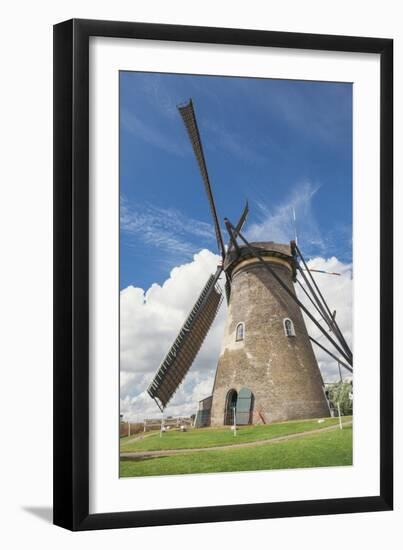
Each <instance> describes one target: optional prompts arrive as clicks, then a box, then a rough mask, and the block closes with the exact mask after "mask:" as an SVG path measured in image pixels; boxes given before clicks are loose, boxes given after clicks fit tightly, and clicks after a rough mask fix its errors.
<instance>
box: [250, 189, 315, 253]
mask: <svg viewBox="0 0 403 550" xmlns="http://www.w3.org/2000/svg"><path fill="white" fill-rule="evenodd" d="M318 189H319V187H315V186H313V185H312V184H311V183H309V182H306V183H303V184H300V185H297V186H296V187H295V188H294V189H293V191H292V193H291V194H290V195H289V196H288V199H287V201H285V202H283V203H281V204H280V205H278V206H277V207H276V208H274V209H273V210H270V208H269V207H268V206H267V205H266V204H264V203H258V207H259V210H260V220H259V221H258V222H257V223H254V224H251V225H250V227H249V228H248V229H247V231H246V232H245V234H246V238H247V239H248V240H250V241H267V240H270V241H275V242H289V241H290V240H291V239H293V238H294V234H295V227H296V229H297V234H298V239H299V241H300V242H303V245H304V250H305V251H308V250H310V249H313V248H315V250H316V251H318V250H319V251H321V252H322V251H323V250H324V240H323V236H322V234H321V232H320V230H319V226H318V224H317V222H316V220H315V216H314V213H313V209H312V200H313V197H314V196H315V194H316V193H317V191H318ZM293 209H294V211H295V216H296V224H295V226H294V220H293Z"/></svg>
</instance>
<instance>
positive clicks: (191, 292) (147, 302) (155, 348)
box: [120, 250, 352, 421]
mask: <svg viewBox="0 0 403 550" xmlns="http://www.w3.org/2000/svg"><path fill="white" fill-rule="evenodd" d="M219 260H220V258H219V257H218V256H217V255H216V254H213V253H212V252H210V251H208V250H202V251H201V252H199V253H198V254H195V255H194V257H193V260H192V261H191V262H189V263H186V264H183V265H181V266H178V267H175V268H174V269H173V270H172V271H171V273H170V276H169V278H168V279H167V280H166V281H165V282H164V283H163V284H162V285H158V284H153V285H152V286H151V287H150V288H149V289H148V290H146V291H145V290H143V289H141V288H135V287H133V286H129V287H127V288H125V289H124V290H122V291H121V294H120V303H121V321H120V322H121V327H120V328H121V343H120V368H121V374H120V382H121V413H122V414H124V416H125V418H126V419H131V420H133V421H135V420H138V421H140V420H143V418H145V417H155V416H158V411H159V410H158V408H157V406H156V404H155V403H154V402H153V401H152V399H151V398H150V397H149V395H148V394H147V392H146V389H147V386H148V385H149V383H150V381H151V380H152V378H153V376H154V373H155V372H156V370H157V368H158V367H159V365H160V363H161V361H162V359H163V358H164V357H165V354H166V352H167V350H168V349H169V347H170V345H171V344H172V342H173V340H174V338H175V337H176V335H177V333H178V331H179V329H180V327H181V325H182V324H183V322H184V320H185V318H186V316H187V314H188V313H189V311H190V310H191V308H192V306H193V304H194V302H195V300H196V299H197V297H198V295H199V293H200V291H201V289H202V287H203V286H204V285H205V283H206V281H207V278H208V277H209V275H210V274H211V273H214V272H215V270H216V266H217V263H218V262H219ZM309 267H311V268H314V269H323V270H326V271H334V272H339V273H341V275H340V276H332V275H320V274H317V275H316V276H315V278H316V280H317V282H318V284H319V286H320V289H321V291H322V292H323V294H324V296H325V297H326V300H327V302H328V304H329V307H330V308H331V310H332V311H333V310H334V309H336V310H337V317H336V318H337V321H338V323H339V326H340V328H341V330H342V332H343V334H344V335H345V337H346V339H347V341H348V342H349V343H351V340H352V279H351V273H352V269H351V265H349V264H343V263H342V262H340V261H339V260H338V259H337V258H328V259H325V258H320V257H317V258H315V259H312V260H310V262H309ZM301 299H303V296H302V295H301ZM225 314H226V305H225V300H224V301H223V305H222V306H221V309H220V311H219V313H218V315H217V318H216V320H215V321H214V324H213V326H212V329H211V330H210V332H209V334H208V335H207V338H206V340H205V342H204V344H203V346H202V348H201V350H200V353H199V354H198V356H197V357H196V360H195V362H194V364H193V365H192V367H191V369H190V371H189V373H188V375H187V376H186V378H185V380H184V382H183V384H182V385H181V386H180V388H179V389H178V391H177V392H176V394H175V396H174V398H173V399H172V401H171V403H170V405H169V407H168V408H167V409H166V414H167V415H169V414H171V415H188V414H192V413H194V412H196V410H197V405H198V401H199V400H200V399H202V398H204V397H207V396H208V395H210V394H211V391H212V387H213V382H214V375H215V370H216V366H217V359H218V356H219V353H220V349H221V342H222V337H223V332H224V322H225ZM306 323H307V327H308V331H309V333H310V334H312V336H313V337H314V338H317V337H318V329H317V328H316V327H315V326H314V325H313V323H311V321H309V319H307V320H306ZM319 341H320V342H321V343H325V341H326V340H325V338H324V337H320V338H319ZM314 351H315V354H316V356H317V359H318V362H319V365H320V368H321V371H322V374H323V378H324V379H325V381H330V380H335V379H337V377H338V368H337V364H336V363H335V361H334V360H333V359H331V358H330V357H329V356H328V355H326V354H325V353H324V352H323V351H321V350H320V349H319V350H318V349H314ZM344 372H346V371H344Z"/></svg>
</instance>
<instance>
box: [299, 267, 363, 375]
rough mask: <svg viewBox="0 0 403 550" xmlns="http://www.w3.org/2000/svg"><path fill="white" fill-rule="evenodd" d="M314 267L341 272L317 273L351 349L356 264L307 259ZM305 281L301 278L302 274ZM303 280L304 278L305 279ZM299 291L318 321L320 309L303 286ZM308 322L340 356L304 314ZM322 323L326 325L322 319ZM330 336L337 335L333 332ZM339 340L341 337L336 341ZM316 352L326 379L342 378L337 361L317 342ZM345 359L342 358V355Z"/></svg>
mask: <svg viewBox="0 0 403 550" xmlns="http://www.w3.org/2000/svg"><path fill="white" fill-rule="evenodd" d="M307 264H308V267H309V268H310V269H320V270H324V271H329V272H335V273H340V276H337V275H326V274H321V273H313V276H314V278H315V281H316V283H317V285H318V286H319V289H320V291H321V293H322V295H323V296H324V298H325V300H326V302H327V304H328V306H329V309H330V311H332V312H333V311H334V310H336V321H337V324H338V325H339V327H340V330H341V332H342V334H343V336H344V338H345V339H346V341H347V343H348V345H349V346H350V348H352V342H353V280H352V265H351V264H344V263H342V262H340V261H339V260H338V259H337V258H335V257H333V258H328V259H325V258H314V259H312V260H310V261H309V262H307ZM299 279H300V280H301V277H299ZM301 282H302V280H301ZM296 290H297V294H298V297H299V298H300V300H301V301H302V302H303V303H304V304H305V305H307V307H308V309H309V311H310V312H311V313H312V314H313V316H314V317H315V319H316V320H318V319H319V318H320V315H319V313H318V312H315V311H314V310H313V307H312V305H310V303H309V301H308V299H307V298H306V296H305V295H304V293H303V291H301V290H300V289H299V285H297V286H296ZM304 318H305V323H306V326H307V329H308V333H309V334H310V335H311V336H312V337H313V338H315V340H318V342H320V344H322V345H324V346H325V347H326V348H328V349H329V351H331V352H332V353H334V354H335V355H336V356H339V357H340V354H338V352H337V351H336V350H335V349H334V348H333V346H332V344H331V343H330V342H329V341H328V340H327V339H326V337H325V336H323V335H321V332H320V330H319V329H318V328H317V327H316V326H315V324H314V323H313V322H312V321H311V320H310V319H309V318H308V317H307V316H306V315H305V314H304ZM321 325H322V326H325V325H324V323H323V322H321ZM329 335H330V336H332V337H333V339H335V338H334V336H333V335H332V333H329ZM336 341H337V340H336ZM313 348H314V352H315V355H316V358H317V360H318V363H319V366H320V369H321V372H322V376H323V378H324V380H325V381H326V382H328V381H332V380H336V379H338V377H339V370H338V367H337V363H336V362H335V360H334V359H332V358H331V357H330V356H329V355H327V354H326V353H325V352H324V351H322V350H321V349H320V348H318V347H317V346H315V344H313ZM340 358H341V359H342V357H340ZM341 370H342V375H343V376H345V375H348V374H349V372H348V371H347V370H346V369H344V368H342V369H341Z"/></svg>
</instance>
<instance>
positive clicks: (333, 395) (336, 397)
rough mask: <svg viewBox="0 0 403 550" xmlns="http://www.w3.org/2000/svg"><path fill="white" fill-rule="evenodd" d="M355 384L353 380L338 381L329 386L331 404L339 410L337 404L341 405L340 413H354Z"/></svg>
mask: <svg viewBox="0 0 403 550" xmlns="http://www.w3.org/2000/svg"><path fill="white" fill-rule="evenodd" d="M352 393H353V384H352V382H351V381H347V382H338V383H337V384H332V385H331V386H330V387H329V388H328V396H329V401H330V405H331V406H332V407H333V408H334V409H335V410H336V411H337V404H338V403H339V405H340V413H341V414H342V415H343V416H345V415H350V414H353V401H352V399H351V396H352Z"/></svg>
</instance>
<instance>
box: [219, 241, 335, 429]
mask: <svg viewBox="0 0 403 550" xmlns="http://www.w3.org/2000/svg"><path fill="white" fill-rule="evenodd" d="M264 244H269V243H259V246H260V247H262V248H266V247H263V245H264ZM270 244H271V245H273V244H274V243H270ZM274 246H275V247H276V246H277V250H281V251H282V252H285V251H286V250H289V248H288V247H287V246H286V245H274ZM271 248H273V246H271ZM265 261H269V262H270V265H271V267H272V268H273V269H274V270H275V272H276V273H277V274H278V275H279V276H280V277H281V278H282V280H283V281H284V282H285V283H286V284H287V285H288V287H289V289H290V290H291V291H292V292H295V291H294V283H293V282H292V271H291V258H289V261H287V258H286V259H284V258H283V259H279V258H278V257H272V256H271V253H270V251H268V250H267V251H266V252H265ZM232 269H233V271H232V290H231V299H230V304H229V307H228V316H227V322H226V327H225V334H224V341H223V347H222V351H221V355H220V358H219V361H218V367H217V372H216V378H215V382H214V388H213V402H212V410H211V425H212V426H214V425H222V424H223V423H224V415H225V407H226V398H227V394H228V392H229V391H230V390H231V389H235V390H236V391H237V392H239V390H240V389H241V388H243V387H245V388H249V389H250V390H251V391H252V393H253V396H254V402H253V415H252V418H253V423H260V422H267V423H269V422H275V421H283V420H293V419H299V418H315V417H324V416H329V409H328V405H327V402H326V399H325V396H324V392H323V388H322V377H321V374H320V371H319V368H318V365H317V362H316V359H315V356H314V353H313V350H312V346H311V343H310V341H309V338H308V334H307V330H306V327H305V322H304V319H303V317H302V313H301V311H300V308H299V306H298V305H297V304H296V303H295V302H294V301H293V300H292V299H291V297H290V296H289V295H288V294H287V293H286V291H285V290H284V289H283V288H282V287H281V286H280V285H279V283H278V282H277V281H276V280H275V279H274V277H273V276H272V275H271V274H270V273H269V272H268V271H267V270H266V269H265V268H264V266H262V265H261V264H259V262H258V261H257V260H254V259H253V258H252V259H251V258H250V257H249V258H245V259H242V260H240V261H238V262H236V266H235V267H233V268H232ZM286 318H289V319H291V321H292V323H293V326H294V329H295V336H286V334H285V331H284V324H283V321H284V319H286ZM240 322H243V323H244V324H245V327H244V339H243V340H241V341H236V334H235V333H236V327H237V325H238V324H239V323H240Z"/></svg>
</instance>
